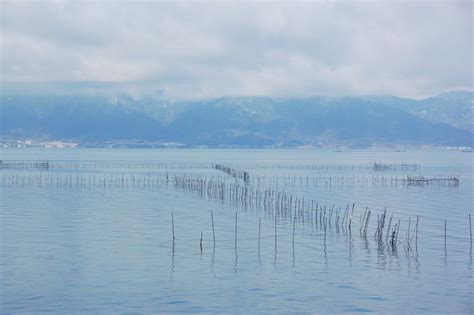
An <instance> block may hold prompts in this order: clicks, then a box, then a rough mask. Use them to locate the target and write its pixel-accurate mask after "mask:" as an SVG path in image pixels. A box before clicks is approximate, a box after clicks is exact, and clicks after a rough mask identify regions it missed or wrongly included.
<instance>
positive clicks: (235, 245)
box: [234, 211, 237, 251]
mask: <svg viewBox="0 0 474 315" xmlns="http://www.w3.org/2000/svg"><path fill="white" fill-rule="evenodd" d="M234 248H235V250H236V251H237V211H236V212H235V243H234Z"/></svg>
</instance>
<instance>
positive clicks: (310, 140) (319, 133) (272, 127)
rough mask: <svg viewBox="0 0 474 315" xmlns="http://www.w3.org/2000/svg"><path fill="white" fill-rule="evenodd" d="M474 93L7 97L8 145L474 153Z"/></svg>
mask: <svg viewBox="0 0 474 315" xmlns="http://www.w3.org/2000/svg"><path fill="white" fill-rule="evenodd" d="M473 94H474V93H473V92H464V91H460V92H450V93H446V94H441V95H439V96H436V97H432V98H427V99H424V100H413V99H406V98H398V97H392V96H376V97H369V96H363V97H306V98H271V97H221V98H216V99H210V100H204V101H188V102H171V101H166V100H162V99H156V98H151V97H149V98H146V97H145V98H141V99H134V98H131V97H129V96H126V95H124V96H118V97H105V96H72V95H71V96H18V95H17V96H6V95H2V97H1V99H0V113H1V126H0V133H1V136H2V138H4V139H6V138H9V139H11V138H19V139H20V138H36V139H57V140H77V141H79V142H81V143H88V142H89V143H90V142H101V141H119V140H120V141H124V142H127V141H129V142H133V141H153V142H179V143H183V144H185V145H189V146H202V145H204V146H244V147H264V146H290V147H291V146H299V145H324V144H344V145H349V146H370V145H372V144H432V145H459V146H467V145H469V146H470V145H472V140H473V131H474V128H473V121H472V117H473V116H472V111H473Z"/></svg>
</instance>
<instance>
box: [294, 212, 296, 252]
mask: <svg viewBox="0 0 474 315" xmlns="http://www.w3.org/2000/svg"><path fill="white" fill-rule="evenodd" d="M295 224H296V217H295V219H294V220H293V257H295Z"/></svg>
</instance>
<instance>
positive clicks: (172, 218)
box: [171, 212, 175, 241]
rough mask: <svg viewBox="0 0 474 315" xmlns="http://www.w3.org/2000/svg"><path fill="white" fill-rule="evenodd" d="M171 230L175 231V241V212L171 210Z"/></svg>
mask: <svg viewBox="0 0 474 315" xmlns="http://www.w3.org/2000/svg"><path fill="white" fill-rule="evenodd" d="M171 230H172V232H173V241H174V240H175V237H174V214H173V212H171Z"/></svg>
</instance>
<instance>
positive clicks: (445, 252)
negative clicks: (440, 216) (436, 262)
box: [444, 220, 448, 256]
mask: <svg viewBox="0 0 474 315" xmlns="http://www.w3.org/2000/svg"><path fill="white" fill-rule="evenodd" d="M444 255H445V256H447V255H448V252H447V251H446V220H444Z"/></svg>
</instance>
